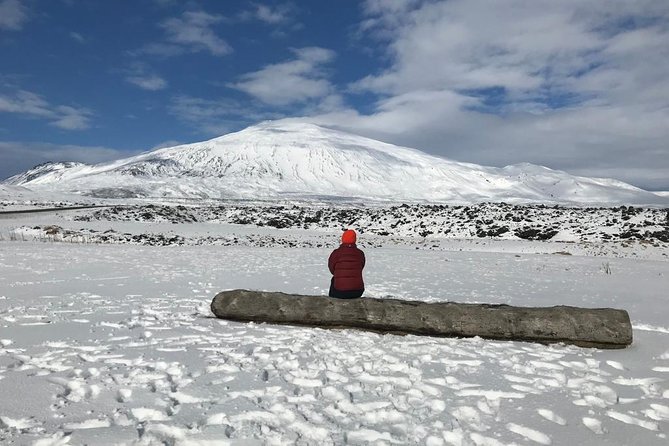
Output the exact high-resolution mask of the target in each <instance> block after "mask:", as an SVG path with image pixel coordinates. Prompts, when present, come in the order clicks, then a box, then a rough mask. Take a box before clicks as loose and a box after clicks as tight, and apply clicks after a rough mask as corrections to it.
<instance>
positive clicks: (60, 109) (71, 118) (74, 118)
mask: <svg viewBox="0 0 669 446" xmlns="http://www.w3.org/2000/svg"><path fill="white" fill-rule="evenodd" d="M0 112H5V113H15V114H19V115H25V116H28V117H33V118H41V119H46V120H48V121H49V124H50V125H53V126H55V127H58V128H61V129H64V130H83V129H87V128H89V127H90V123H89V121H90V118H91V116H92V115H93V113H92V112H91V111H90V110H88V109H85V108H77V107H72V106H69V105H52V104H50V103H49V102H47V101H46V100H45V99H44V98H43V97H42V96H40V95H38V94H35V93H32V92H30V91H25V90H19V91H18V92H17V93H16V94H14V95H13V96H8V95H2V94H0Z"/></svg>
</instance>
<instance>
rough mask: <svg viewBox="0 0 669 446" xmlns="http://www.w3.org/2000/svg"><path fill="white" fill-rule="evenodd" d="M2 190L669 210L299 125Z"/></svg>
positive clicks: (581, 181)
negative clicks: (623, 206) (620, 205)
mask: <svg viewBox="0 0 669 446" xmlns="http://www.w3.org/2000/svg"><path fill="white" fill-rule="evenodd" d="M4 184H6V185H15V186H24V187H27V188H30V189H33V190H35V191H50V192H62V193H76V194H82V195H89V196H95V197H103V198H120V197H123V198H129V197H144V198H148V197H156V198H158V197H163V198H240V199H277V198H297V199H299V198H332V199H350V198H361V199H370V200H389V201H423V200H426V201H435V202H461V203H462V202H480V201H510V202H554V203H590V204H595V203H601V204H611V203H627V204H664V203H667V202H668V201H669V200H667V198H666V197H661V196H659V195H656V194H653V193H650V192H646V191H644V190H641V189H639V188H636V187H634V186H631V185H629V184H626V183H623V182H621V181H617V180H612V179H598V178H585V177H577V176H573V175H569V174H567V173H565V172H561V171H556V170H551V169H548V168H545V167H541V166H536V165H531V164H518V165H512V166H507V167H504V168H494V167H483V166H479V165H475V164H468V163H460V162H455V161H451V160H447V159H445V158H440V157H436V156H431V155H428V154H426V153H423V152H420V151H418V150H414V149H410V148H406V147H399V146H394V145H392V144H386V143H383V142H380V141H376V140H373V139H369V138H364V137H361V136H357V135H352V134H349V133H345V132H341V131H337V130H332V129H327V128H323V127H320V126H317V125H314V124H308V123H303V122H295V121H288V120H284V121H276V122H264V123H261V124H258V125H255V126H252V127H249V128H247V129H245V130H242V131H240V132H236V133H231V134H228V135H224V136H221V137H219V138H215V139H212V140H209V141H205V142H200V143H193V144H185V145H180V146H176V147H170V148H165V149H159V150H155V151H151V152H146V153H143V154H141V155H138V156H134V157H131V158H125V159H121V160H117V161H113V162H107V163H101V164H97V165H86V164H81V163H48V164H43V165H40V166H37V167H35V168H33V169H31V170H29V171H27V172H25V173H22V174H20V175H16V176H14V177H11V178H9V179H7V180H6V181H5V182H4Z"/></svg>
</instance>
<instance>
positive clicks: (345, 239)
mask: <svg viewBox="0 0 669 446" xmlns="http://www.w3.org/2000/svg"><path fill="white" fill-rule="evenodd" d="M356 237H357V236H356V234H355V231H354V230H353V229H347V230H346V231H344V233H343V234H342V235H341V242H342V243H346V244H352V243H355V239H356Z"/></svg>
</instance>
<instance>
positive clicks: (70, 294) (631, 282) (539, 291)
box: [0, 211, 669, 446]
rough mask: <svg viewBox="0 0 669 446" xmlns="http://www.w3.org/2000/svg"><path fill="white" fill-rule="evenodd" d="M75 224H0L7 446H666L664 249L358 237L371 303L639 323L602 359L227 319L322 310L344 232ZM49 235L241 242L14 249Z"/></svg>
mask: <svg viewBox="0 0 669 446" xmlns="http://www.w3.org/2000/svg"><path fill="white" fill-rule="evenodd" d="M71 212H83V211H71ZM65 214H66V213H62V215H63V216H61V217H58V216H55V215H50V214H30V215H25V216H13V217H11V218H3V219H0V234H4V236H3V241H0V443H1V444H17V445H18V444H21V445H23V444H37V445H42V446H45V445H62V444H71V445H81V444H104V445H109V444H128V445H133V444H138V445H153V444H156V445H159V444H160V445H163V444H166V445H178V446H182V445H214V444H216V445H219V444H245V445H246V444H319V445H320V444H427V445H466V446H469V445H485V446H493V445H511V444H517V445H532V444H540V445H546V444H555V445H559V444H588V445H597V444H608V445H611V444H614V445H618V444H620V445H624V444H643V445H665V444H667V443H668V442H669V440H668V439H667V433H668V431H669V381H668V379H669V322H668V321H669V294H668V293H667V291H666V290H668V289H669V261H667V248H666V245H664V244H658V245H657V246H653V245H649V244H642V243H637V242H629V243H628V244H627V246H625V247H622V246H621V243H618V242H616V243H614V242H608V243H604V242H602V243H599V244H596V243H590V244H588V245H587V246H586V245H578V244H574V243H566V242H554V241H549V242H540V241H527V240H485V239H484V240H479V239H472V240H459V239H435V240H431V241H430V242H429V243H426V240H425V239H423V238H420V237H417V238H415V239H411V238H410V237H407V238H405V239H404V241H403V242H402V243H398V242H397V241H393V242H391V241H390V239H389V238H387V237H386V238H383V237H379V236H371V235H370V236H369V237H368V238H366V236H365V235H363V236H361V246H362V247H363V249H364V250H365V252H366V255H367V258H368V264H367V267H366V270H365V279H366V283H367V293H366V295H367V296H371V297H384V296H393V297H397V298H405V299H418V300H424V301H444V300H451V301H458V302H489V303H508V304H513V305H531V306H551V305H558V304H566V305H580V306H586V307H605V306H606V307H616V308H624V309H627V310H628V311H629V313H630V316H631V319H632V322H633V326H634V336H635V339H634V344H633V345H632V346H631V347H630V348H627V349H625V350H597V349H581V348H577V347H573V346H563V345H553V346H542V345H537V344H529V343H517V342H495V341H485V340H482V339H477V338H474V339H442V338H430V337H418V336H395V335H379V334H375V333H366V332H360V331H351V330H323V329H312V328H303V327H287V326H271V325H258V324H245V323H236V322H229V321H223V320H219V319H216V318H214V317H212V315H211V313H210V311H209V303H210V302H211V299H212V298H213V296H214V295H215V294H216V293H217V292H219V291H221V290H224V289H234V288H250V289H261V290H274V291H284V292H295V293H302V294H326V293H327V286H328V283H329V273H328V271H327V267H326V266H325V263H326V258H327V255H328V254H329V252H330V250H331V249H332V248H334V247H335V244H336V241H337V232H336V231H335V230H334V229H333V230H332V231H329V232H323V231H320V232H318V231H313V230H297V229H294V228H293V229H283V230H281V229H276V228H268V227H263V228H255V227H252V226H240V225H230V224H219V225H214V224H170V223H141V222H123V221H121V222H110V221H92V222H79V221H72V219H71V218H70V217H67V216H65ZM47 223H48V224H55V225H60V226H62V227H64V228H67V227H71V228H80V227H81V226H82V225H84V224H85V225H87V226H86V227H89V228H96V229H98V230H108V229H114V230H115V231H117V232H119V233H130V234H133V233H140V232H142V231H143V232H163V233H165V234H174V235H181V236H184V237H186V238H188V237H191V238H192V237H194V236H196V235H197V236H201V235H205V234H209V235H211V236H212V237H218V238H220V237H230V238H231V239H232V238H237V239H238V240H240V242H239V243H236V244H229V245H219V246H213V245H206V244H205V245H190V246H189V245H188V244H185V245H183V246H179V245H172V246H142V245H134V244H127V243H126V244H121V243H115V244H98V243H83V242H85V241H86V240H85V239H84V238H81V239H70V240H67V239H61V240H65V241H64V242H63V241H57V240H58V238H56V237H53V238H51V239H48V240H52V241H48V242H39V241H35V240H39V237H35V238H33V239H31V238H24V240H28V241H21V239H16V238H15V239H14V240H15V241H10V239H9V237H7V234H9V233H10V232H11V230H12V229H13V228H17V227H24V228H29V227H34V226H35V225H45V224H47ZM68 225H69V226H68ZM170 231H171V232H170ZM23 233H25V231H24V232H23ZM43 240H47V239H43ZM268 240H273V241H274V242H272V243H270V242H268ZM428 240H429V239H428ZM289 242H290V243H289ZM319 244H320V246H319ZM291 246H292V247H291ZM417 248H418V249H417ZM566 252H569V254H571V255H565V253H566Z"/></svg>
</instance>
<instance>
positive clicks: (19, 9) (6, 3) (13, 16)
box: [0, 0, 28, 31]
mask: <svg viewBox="0 0 669 446" xmlns="http://www.w3.org/2000/svg"><path fill="white" fill-rule="evenodd" d="M27 20H28V12H27V11H26V7H25V6H24V5H23V4H22V3H21V1H20V0H2V1H0V30H2V29H5V30H9V31H18V30H21V29H22V28H23V24H24V23H25V22H26V21H27Z"/></svg>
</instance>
